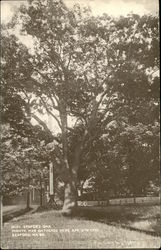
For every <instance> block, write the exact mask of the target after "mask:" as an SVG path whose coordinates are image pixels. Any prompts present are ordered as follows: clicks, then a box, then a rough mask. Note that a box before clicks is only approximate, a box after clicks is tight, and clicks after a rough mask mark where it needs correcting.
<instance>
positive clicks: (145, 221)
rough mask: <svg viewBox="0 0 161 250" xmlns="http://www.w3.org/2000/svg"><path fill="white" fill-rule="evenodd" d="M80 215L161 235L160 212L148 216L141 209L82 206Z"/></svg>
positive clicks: (108, 223) (80, 216)
mask: <svg viewBox="0 0 161 250" xmlns="http://www.w3.org/2000/svg"><path fill="white" fill-rule="evenodd" d="M78 217H79V218H84V219H88V220H92V221H97V222H101V223H104V224H107V225H112V226H117V227H122V228H125V229H129V230H133V231H138V232H142V233H146V234H149V235H153V236H161V218H160V214H158V213H157V214H152V215H148V216H147V215H146V214H143V213H139V209H138V212H136V211H135V212H131V211H130V209H126V207H122V208H121V209H109V211H108V208H107V209H102V208H90V207H82V208H80V209H79V216H78Z"/></svg>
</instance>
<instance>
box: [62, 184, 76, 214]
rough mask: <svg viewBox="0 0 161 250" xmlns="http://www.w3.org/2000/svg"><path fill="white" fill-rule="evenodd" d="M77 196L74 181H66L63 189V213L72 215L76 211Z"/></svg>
mask: <svg viewBox="0 0 161 250" xmlns="http://www.w3.org/2000/svg"><path fill="white" fill-rule="evenodd" d="M77 196H78V195H77V188H76V184H75V183H74V181H69V182H67V183H66V184H65V190H64V204H63V208H62V214H63V215H65V216H73V215H75V214H76V213H77V207H78V206H77Z"/></svg>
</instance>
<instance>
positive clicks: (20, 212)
mask: <svg viewBox="0 0 161 250" xmlns="http://www.w3.org/2000/svg"><path fill="white" fill-rule="evenodd" d="M31 210H33V208H23V209H20V210H18V211H14V212H11V213H9V214H5V215H3V223H5V222H8V221H10V220H12V219H13V218H16V217H19V216H21V215H24V214H26V213H28V212H30V211H31Z"/></svg>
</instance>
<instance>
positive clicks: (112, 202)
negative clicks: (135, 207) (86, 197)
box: [78, 197, 160, 207]
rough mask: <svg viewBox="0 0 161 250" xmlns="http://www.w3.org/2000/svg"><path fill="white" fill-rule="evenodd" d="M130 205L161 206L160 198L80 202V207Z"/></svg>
mask: <svg viewBox="0 0 161 250" xmlns="http://www.w3.org/2000/svg"><path fill="white" fill-rule="evenodd" d="M126 204H127V205H128V204H160V197H136V198H120V199H110V200H109V201H78V206H84V207H86V206H89V207H90V206H107V205H126Z"/></svg>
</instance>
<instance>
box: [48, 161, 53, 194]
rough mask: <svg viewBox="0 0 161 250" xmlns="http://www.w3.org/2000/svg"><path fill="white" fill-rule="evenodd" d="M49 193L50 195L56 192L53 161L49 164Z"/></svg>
mask: <svg viewBox="0 0 161 250" xmlns="http://www.w3.org/2000/svg"><path fill="white" fill-rule="evenodd" d="M49 193H50V195H53V194H54V188H53V163H52V162H50V164H49Z"/></svg>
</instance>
